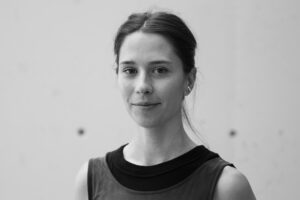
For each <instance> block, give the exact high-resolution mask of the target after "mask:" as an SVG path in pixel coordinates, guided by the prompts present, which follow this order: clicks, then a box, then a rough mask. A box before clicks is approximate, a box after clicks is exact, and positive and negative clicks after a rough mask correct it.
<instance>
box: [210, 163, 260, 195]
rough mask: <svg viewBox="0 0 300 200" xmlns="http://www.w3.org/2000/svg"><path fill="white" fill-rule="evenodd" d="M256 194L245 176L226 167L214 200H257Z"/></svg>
mask: <svg viewBox="0 0 300 200" xmlns="http://www.w3.org/2000/svg"><path fill="white" fill-rule="evenodd" d="M255 199H256V198H255V196H254V193H253V191H252V189H251V186H250V184H249V182H248V180H247V178H246V177H245V175H244V174H242V173H241V172H239V171H238V170H237V169H235V168H233V167H230V166H226V167H225V168H224V170H223V172H222V174H221V176H220V178H219V181H218V183H217V186H216V190H215V195H214V200H255Z"/></svg>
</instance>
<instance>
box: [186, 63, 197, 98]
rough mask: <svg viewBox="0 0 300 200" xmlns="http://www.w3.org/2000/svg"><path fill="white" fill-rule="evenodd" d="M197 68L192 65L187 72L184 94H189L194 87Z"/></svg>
mask: <svg viewBox="0 0 300 200" xmlns="http://www.w3.org/2000/svg"><path fill="white" fill-rule="evenodd" d="M196 74H197V69H196V68H195V67H194V68H193V69H192V70H191V71H190V72H189V73H188V74H187V77H186V78H187V79H186V84H185V96H187V95H189V94H190V93H191V91H192V90H193V88H194V84H195V81H196Z"/></svg>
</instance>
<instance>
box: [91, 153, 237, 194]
mask: <svg viewBox="0 0 300 200" xmlns="http://www.w3.org/2000/svg"><path fill="white" fill-rule="evenodd" d="M225 166H233V165H232V164H231V163H228V162H226V161H225V160H223V159H222V158H220V157H216V158H213V159H211V160H208V161H206V162H205V163H204V164H203V165H201V166H200V167H199V168H198V169H196V170H195V171H194V172H193V173H192V174H191V175H190V176H188V177H187V178H185V179H184V180H183V181H181V182H179V183H177V184H175V185H173V186H171V187H168V188H165V189H161V190H156V191H136V190H132V189H129V188H127V187H125V186H123V185H121V184H120V183H119V182H118V181H117V180H116V179H115V178H114V176H113V175H112V173H111V172H110V169H109V168H108V165H107V163H106V160H105V157H101V158H94V159H91V160H90V161H89V167H88V194H89V200H212V199H213V196H214V192H215V188H216V184H217V181H218V179H219V177H220V175H221V173H222V171H223V169H224V167H225Z"/></svg>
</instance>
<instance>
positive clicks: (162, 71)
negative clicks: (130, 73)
mask: <svg viewBox="0 0 300 200" xmlns="http://www.w3.org/2000/svg"><path fill="white" fill-rule="evenodd" d="M153 72H154V73H155V74H165V73H167V72H169V70H168V68H166V67H155V68H154V69H153Z"/></svg>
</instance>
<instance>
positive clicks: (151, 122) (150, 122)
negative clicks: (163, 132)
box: [134, 119, 161, 128]
mask: <svg viewBox="0 0 300 200" xmlns="http://www.w3.org/2000/svg"><path fill="white" fill-rule="evenodd" d="M134 121H135V122H136V123H137V124H138V125H139V126H141V127H143V128H155V127H158V126H160V125H161V121H159V120H157V119H134Z"/></svg>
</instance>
